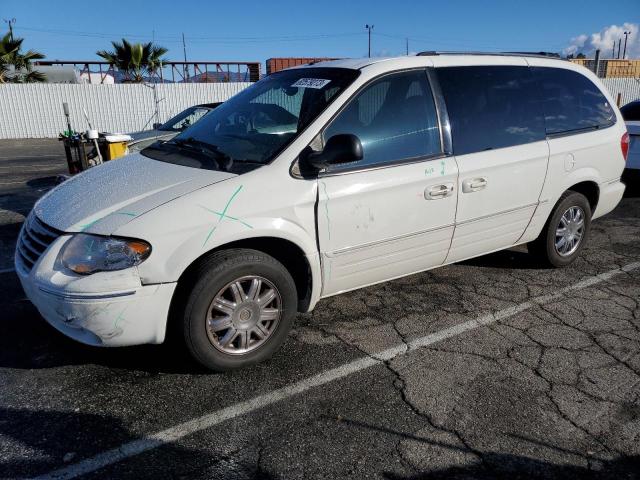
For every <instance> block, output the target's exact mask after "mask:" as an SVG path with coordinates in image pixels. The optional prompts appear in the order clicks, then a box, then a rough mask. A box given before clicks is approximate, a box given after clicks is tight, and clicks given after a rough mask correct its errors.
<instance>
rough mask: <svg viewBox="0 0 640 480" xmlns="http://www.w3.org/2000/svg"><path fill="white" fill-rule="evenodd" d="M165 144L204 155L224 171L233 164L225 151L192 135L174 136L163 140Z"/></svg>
mask: <svg viewBox="0 0 640 480" xmlns="http://www.w3.org/2000/svg"><path fill="white" fill-rule="evenodd" d="M165 144H169V145H175V146H177V147H178V148H182V149H184V150H188V151H191V152H197V153H201V154H203V155H205V156H206V157H208V158H211V159H212V160H214V161H215V162H216V165H217V166H218V168H222V169H224V170H226V171H229V170H230V169H231V167H232V166H233V159H232V158H231V157H230V156H229V155H227V154H226V153H224V152H222V151H220V150H219V149H218V147H217V146H215V145H211V144H210V143H207V142H203V141H201V140H196V139H195V138H193V137H189V138H174V139H172V140H169V141H168V142H165Z"/></svg>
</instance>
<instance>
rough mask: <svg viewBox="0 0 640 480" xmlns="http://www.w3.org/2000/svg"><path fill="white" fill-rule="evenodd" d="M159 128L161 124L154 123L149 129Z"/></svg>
mask: <svg viewBox="0 0 640 480" xmlns="http://www.w3.org/2000/svg"><path fill="white" fill-rule="evenodd" d="M161 126H162V124H161V123H154V124H153V125H151V127H152V128H153V129H154V130H158V129H159V128H160V127H161Z"/></svg>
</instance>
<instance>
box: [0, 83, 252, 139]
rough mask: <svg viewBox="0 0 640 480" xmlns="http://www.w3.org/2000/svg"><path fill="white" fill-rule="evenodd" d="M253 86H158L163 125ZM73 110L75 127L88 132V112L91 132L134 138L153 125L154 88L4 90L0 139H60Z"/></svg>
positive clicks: (1, 93)
mask: <svg viewBox="0 0 640 480" xmlns="http://www.w3.org/2000/svg"><path fill="white" fill-rule="evenodd" d="M249 85H251V84H250V83H238V82H229V83H190V84H163V85H160V84H159V85H157V86H156V89H157V90H156V95H157V98H158V100H159V103H158V109H159V114H160V115H159V118H160V122H163V121H165V120H167V119H168V118H170V117H171V116H173V115H175V114H176V113H178V112H179V111H181V110H184V109H185V108H187V107H190V106H192V105H195V104H198V103H210V102H221V101H224V100H227V99H228V98H229V97H231V96H233V95H235V94H236V93H238V92H239V91H241V90H243V89H244V88H246V87H248V86H249ZM63 102H67V103H68V104H69V110H70V113H71V126H72V127H73V128H74V129H76V130H86V129H87V128H88V126H87V122H86V120H85V118H84V113H83V109H85V110H86V111H87V114H88V115H89V119H90V120H91V124H92V126H93V128H96V129H98V130H100V131H106V132H135V131H138V130H142V129H144V128H147V129H148V128H151V124H152V123H154V122H155V121H156V120H155V115H154V112H155V101H154V92H153V88H151V87H149V86H146V85H142V84H124V85H121V84H118V85H68V84H23V85H0V138H47V137H57V136H58V133H60V132H62V131H63V130H66V129H67V128H66V120H65V116H64V112H63V110H62V103H63Z"/></svg>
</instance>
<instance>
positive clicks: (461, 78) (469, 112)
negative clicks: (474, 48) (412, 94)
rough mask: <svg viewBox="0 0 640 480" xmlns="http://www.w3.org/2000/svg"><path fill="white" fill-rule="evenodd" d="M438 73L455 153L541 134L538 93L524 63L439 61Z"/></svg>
mask: <svg viewBox="0 0 640 480" xmlns="http://www.w3.org/2000/svg"><path fill="white" fill-rule="evenodd" d="M437 74H438V79H439V81H440V88H441V90H442V93H443V94H444V97H445V102H446V105H447V112H448V114H449V121H450V123H451V136H452V140H453V152H454V154H456V155H464V154H468V153H474V152H482V151H485V150H493V149H497V148H505V147H511V146H514V145H522V144H526V143H531V142H536V141H540V140H544V139H545V130H544V118H543V112H542V110H541V107H540V97H539V95H538V91H537V86H536V84H535V80H534V79H533V76H532V75H531V72H530V70H529V68H528V67H525V66H522V67H519V66H473V67H443V68H438V69H437Z"/></svg>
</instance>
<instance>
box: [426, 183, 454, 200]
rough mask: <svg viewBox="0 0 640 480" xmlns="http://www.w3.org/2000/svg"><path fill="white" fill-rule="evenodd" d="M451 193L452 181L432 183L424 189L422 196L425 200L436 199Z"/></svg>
mask: <svg viewBox="0 0 640 480" xmlns="http://www.w3.org/2000/svg"><path fill="white" fill-rule="evenodd" d="M452 193H453V183H443V184H442V185H432V186H431V187H427V188H426V189H425V190H424V198H425V199H427V200H438V199H440V198H446V197H448V196H449V195H451V194H452Z"/></svg>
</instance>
